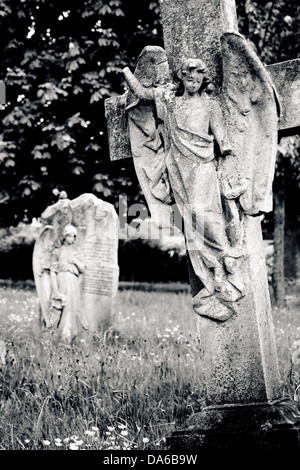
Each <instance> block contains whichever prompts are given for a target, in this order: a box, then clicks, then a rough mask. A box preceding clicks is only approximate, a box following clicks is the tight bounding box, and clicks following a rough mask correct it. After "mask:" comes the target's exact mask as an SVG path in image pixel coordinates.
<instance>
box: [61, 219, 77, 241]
mask: <svg viewBox="0 0 300 470" xmlns="http://www.w3.org/2000/svg"><path fill="white" fill-rule="evenodd" d="M76 237H77V229H76V227H74V225H71V224H68V225H66V226H65V228H64V231H63V240H62V243H63V244H66V245H73V243H75V241H76Z"/></svg>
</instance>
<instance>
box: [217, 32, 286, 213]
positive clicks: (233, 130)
mask: <svg viewBox="0 0 300 470" xmlns="http://www.w3.org/2000/svg"><path fill="white" fill-rule="evenodd" d="M221 46H222V58H223V85H222V97H221V98H222V101H223V106H224V110H225V119H226V122H227V127H228V137H229V141H230V144H231V147H232V149H233V154H234V156H228V157H226V158H225V159H222V160H221V162H220V173H221V181H222V182H223V183H224V186H225V187H226V188H227V190H228V192H229V193H230V192H231V193H232V194H234V193H236V194H239V189H240V193H241V194H240V195H239V202H240V204H241V207H242V209H243V211H244V212H245V213H246V214H248V215H252V216H256V215H260V214H262V213H265V212H270V211H271V210H272V182H273V177H274V171H275V160H276V153H277V138H278V137H277V135H278V134H277V132H278V118H279V114H280V105H279V100H278V97H277V94H276V90H275V88H274V86H273V84H272V82H271V79H270V77H269V75H268V73H267V71H266V69H265V68H264V66H263V65H262V63H261V62H260V60H259V58H258V57H257V55H256V54H255V52H254V51H253V49H252V47H251V46H250V44H249V43H248V42H247V41H246V40H245V38H244V37H243V36H241V35H240V34H238V33H231V32H227V33H224V34H223V36H222V37H221ZM245 183H246V184H245ZM243 187H244V188H245V187H247V189H246V190H245V189H243ZM225 197H226V191H225Z"/></svg>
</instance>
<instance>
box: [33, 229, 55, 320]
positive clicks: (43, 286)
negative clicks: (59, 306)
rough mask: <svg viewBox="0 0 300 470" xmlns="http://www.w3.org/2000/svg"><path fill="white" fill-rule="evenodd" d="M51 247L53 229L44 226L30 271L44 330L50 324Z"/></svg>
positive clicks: (37, 242) (34, 251)
mask: <svg viewBox="0 0 300 470" xmlns="http://www.w3.org/2000/svg"><path fill="white" fill-rule="evenodd" d="M53 246H54V243H53V227H52V226H51V225H46V226H45V227H44V228H43V230H42V232H41V233H40V235H39V237H38V238H37V240H36V242H35V245H34V249H33V255H32V269H33V275H34V281H35V286H36V291H37V295H38V299H39V303H40V315H41V320H42V322H43V323H44V324H45V326H46V328H47V327H48V326H49V324H50V317H49V302H50V296H51V279H50V265H51V254H52V251H53Z"/></svg>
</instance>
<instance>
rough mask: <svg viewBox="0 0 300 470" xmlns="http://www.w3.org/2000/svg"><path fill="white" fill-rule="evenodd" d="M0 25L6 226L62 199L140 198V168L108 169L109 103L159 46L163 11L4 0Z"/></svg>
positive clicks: (91, 2)
mask: <svg viewBox="0 0 300 470" xmlns="http://www.w3.org/2000/svg"><path fill="white" fill-rule="evenodd" d="M155 22H156V23H157V26H155ZM0 24H1V31H2V35H1V39H0V50H1V73H0V78H1V79H2V80H4V81H5V83H6V87H7V105H6V106H5V107H4V109H2V111H1V127H0V188H1V189H0V208H1V211H0V225H10V224H16V223H17V222H18V221H20V220H24V217H27V218H28V219H29V220H31V219H32V217H34V216H39V215H40V214H41V212H42V211H43V210H44V209H45V207H46V206H47V205H48V204H50V203H52V202H54V200H56V197H57V194H58V193H59V191H61V190H65V191H66V192H67V194H68V196H69V197H71V198H73V197H76V196H77V195H79V194H80V193H82V192H93V193H95V194H96V195H97V196H99V197H102V198H104V199H106V200H108V201H110V202H113V203H115V204H116V205H117V203H118V195H119V194H126V195H127V196H128V197H129V198H131V200H136V199H142V195H141V192H139V191H137V190H136V187H137V186H138V185H137V184H136V185H135V184H134V183H135V182H136V177H135V173H134V171H133V166H132V164H128V162H126V165H124V164H123V162H119V163H117V164H114V165H111V163H110V161H109V155H108V146H107V136H106V122H105V116H104V99H105V98H107V97H109V96H112V95H114V94H120V93H122V92H123V91H124V81H123V75H122V69H123V67H124V66H126V65H130V66H133V63H134V61H135V60H136V54H137V48H140V47H141V45H143V44H144V45H146V44H149V43H150V44H151V43H154V41H155V38H156V36H157V34H158V30H157V28H158V20H157V10H156V4H154V5H153V3H152V2H151V3H150V5H149V2H147V1H143V0H130V1H125V0H123V1H121V0H104V1H99V0H82V1H80V2H72V1H71V0H60V1H55V0H1V1H0Z"/></svg>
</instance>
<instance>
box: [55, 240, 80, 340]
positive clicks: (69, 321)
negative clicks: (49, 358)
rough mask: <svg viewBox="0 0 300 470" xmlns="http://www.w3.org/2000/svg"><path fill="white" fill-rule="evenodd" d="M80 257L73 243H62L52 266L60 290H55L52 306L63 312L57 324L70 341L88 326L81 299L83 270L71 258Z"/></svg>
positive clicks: (61, 334)
mask: <svg viewBox="0 0 300 470" xmlns="http://www.w3.org/2000/svg"><path fill="white" fill-rule="evenodd" d="M79 257H80V255H79V253H78V252H77V250H76V249H75V248H74V246H73V245H62V246H61V247H60V248H57V249H56V250H54V252H53V259H52V264H51V268H50V270H51V271H52V273H53V274H54V276H55V277H56V280H57V288H58V292H55V290H54V294H55V295H54V296H52V299H51V306H52V309H53V307H54V309H57V310H58V311H60V312H61V313H60V315H59V317H58V322H57V325H56V326H57V328H58V330H59V334H60V336H61V337H62V338H63V339H65V340H68V341H71V340H72V339H73V338H74V337H76V336H77V334H78V333H79V332H80V331H81V329H82V328H84V329H87V327H88V323H87V320H86V318H85V312H84V309H83V305H82V299H81V289H80V278H79V276H80V274H81V271H80V269H79V267H78V265H76V264H74V263H72V262H70V258H71V259H75V260H76V259H77V258H79Z"/></svg>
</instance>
